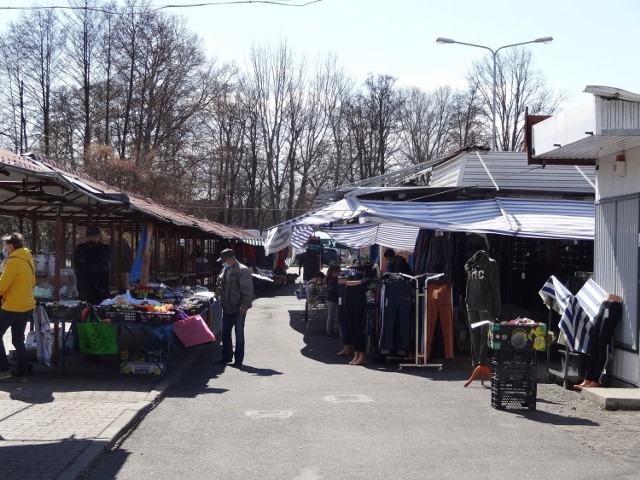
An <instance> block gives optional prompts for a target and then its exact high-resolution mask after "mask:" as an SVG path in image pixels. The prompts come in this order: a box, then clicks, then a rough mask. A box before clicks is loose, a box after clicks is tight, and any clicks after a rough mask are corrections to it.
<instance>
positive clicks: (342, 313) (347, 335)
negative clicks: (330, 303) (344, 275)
mask: <svg viewBox="0 0 640 480" xmlns="http://www.w3.org/2000/svg"><path fill="white" fill-rule="evenodd" d="M346 290H347V286H346V285H345V284H342V283H341V284H338V327H339V328H340V339H341V340H342V344H343V345H351V343H353V336H352V335H351V325H349V319H348V318H347V310H346V305H345V298H344V294H345V292H346Z"/></svg>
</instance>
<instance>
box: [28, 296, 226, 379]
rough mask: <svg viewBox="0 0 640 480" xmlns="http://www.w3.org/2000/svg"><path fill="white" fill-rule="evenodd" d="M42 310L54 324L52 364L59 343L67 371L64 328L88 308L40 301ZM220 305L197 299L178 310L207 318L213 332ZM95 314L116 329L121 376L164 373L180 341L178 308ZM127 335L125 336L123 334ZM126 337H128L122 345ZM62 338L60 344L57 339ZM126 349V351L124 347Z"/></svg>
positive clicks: (209, 299)
mask: <svg viewBox="0 0 640 480" xmlns="http://www.w3.org/2000/svg"><path fill="white" fill-rule="evenodd" d="M40 305H43V306H44V307H45V311H46V312H47V315H48V316H49V321H50V323H53V324H54V361H55V362H57V360H58V355H59V353H60V345H61V344H62V355H61V359H62V371H63V372H66V350H67V345H66V344H67V339H68V337H69V333H70V332H71V331H72V328H69V329H67V325H66V324H67V323H69V324H71V326H72V325H73V324H74V323H76V322H79V321H81V320H82V313H83V310H85V309H86V308H87V307H89V306H90V305H88V304H86V303H84V302H76V303H72V302H69V303H58V302H40ZM216 306H218V307H219V303H218V302H217V300H216V299H215V296H213V295H211V296H199V298H198V299H197V303H196V302H194V304H193V305H191V306H182V308H181V309H179V310H181V311H184V312H185V313H186V314H187V315H195V314H200V315H202V316H203V318H205V320H206V319H209V322H208V323H209V325H210V327H212V330H213V329H214V328H215V327H214V324H215V323H216V320H217V321H218V323H219V322H221V320H220V319H218V318H216V317H217V316H219V317H221V312H220V311H219V310H220V309H219V308H216ZM95 310H96V313H97V314H98V316H99V317H100V318H101V319H102V320H107V319H108V323H111V324H112V325H113V326H114V328H115V329H116V338H117V339H118V350H119V353H120V355H121V372H123V373H154V374H164V373H165V371H166V366H167V362H168V360H169V357H170V355H171V353H172V352H176V351H177V349H179V348H180V347H181V345H180V342H179V341H178V342H177V341H175V340H174V335H173V332H172V328H173V324H174V323H175V321H176V320H177V319H178V315H179V314H178V311H179V310H178V309H176V307H172V308H171V309H170V310H168V311H148V310H144V309H142V308H133V307H132V308H121V309H118V308H113V307H112V306H102V305H101V306H97V307H95ZM124 332H126V335H123V333H124ZM125 336H127V337H129V338H128V340H129V342H128V343H125ZM61 338H62V342H61V341H60V339H61ZM125 346H127V347H128V348H127V349H123V347H125Z"/></svg>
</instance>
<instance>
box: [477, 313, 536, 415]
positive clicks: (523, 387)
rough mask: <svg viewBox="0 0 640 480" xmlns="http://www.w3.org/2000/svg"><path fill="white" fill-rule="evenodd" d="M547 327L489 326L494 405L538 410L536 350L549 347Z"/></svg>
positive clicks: (492, 399)
mask: <svg viewBox="0 0 640 480" xmlns="http://www.w3.org/2000/svg"><path fill="white" fill-rule="evenodd" d="M545 334H546V326H545V325H544V324H540V323H532V324H520V323H514V324H499V323H494V324H492V325H491V327H490V329H489V347H490V348H491V349H492V350H493V355H492V358H491V364H492V365H491V366H492V376H491V406H492V407H493V408H497V409H499V410H503V409H505V408H506V407H508V406H520V407H523V408H528V409H529V410H535V409H536V397H537V390H538V383H537V376H536V372H537V361H536V352H539V351H544V350H545V349H546V342H545Z"/></svg>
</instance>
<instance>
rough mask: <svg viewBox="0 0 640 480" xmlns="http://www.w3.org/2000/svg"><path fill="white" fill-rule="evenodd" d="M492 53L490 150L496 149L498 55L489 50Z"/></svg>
mask: <svg viewBox="0 0 640 480" xmlns="http://www.w3.org/2000/svg"><path fill="white" fill-rule="evenodd" d="M491 53H493V100H492V101H491V115H492V117H493V120H492V121H493V146H492V148H491V150H493V151H494V152H495V151H497V148H496V147H497V142H496V57H497V56H498V52H497V51H495V52H494V51H493V50H492V51H491Z"/></svg>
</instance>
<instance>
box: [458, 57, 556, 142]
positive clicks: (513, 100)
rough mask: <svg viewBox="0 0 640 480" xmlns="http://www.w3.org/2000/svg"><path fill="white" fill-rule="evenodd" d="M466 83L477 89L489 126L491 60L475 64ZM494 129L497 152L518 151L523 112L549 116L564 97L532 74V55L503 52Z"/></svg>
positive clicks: (499, 61)
mask: <svg viewBox="0 0 640 480" xmlns="http://www.w3.org/2000/svg"><path fill="white" fill-rule="evenodd" d="M467 80H468V81H469V84H470V85H471V87H472V88H476V89H478V92H479V94H480V96H481V98H482V103H483V105H484V110H483V111H484V116H485V118H486V119H487V124H488V125H491V102H492V95H493V88H492V86H493V57H491V56H486V57H484V58H483V59H481V60H479V61H477V62H474V63H473V66H472V67H471V69H470V71H469V73H468V75H467ZM496 85H497V87H496V124H497V125H496V129H497V132H498V133H497V146H496V148H497V149H498V150H507V151H519V150H521V149H522V147H523V144H524V130H523V128H524V111H525V108H526V107H528V108H529V112H530V113H531V114H532V115H552V114H554V113H555V112H556V111H557V109H558V107H559V106H560V104H561V103H562V102H563V101H564V100H565V99H566V95H565V94H562V93H555V92H554V91H553V90H552V89H549V88H547V86H546V81H545V79H544V77H543V75H542V73H541V72H540V71H538V70H534V68H533V63H532V55H531V51H530V50H528V49H525V48H512V49H508V50H505V51H504V52H503V53H501V55H500V56H499V57H498V58H497V61H496Z"/></svg>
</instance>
